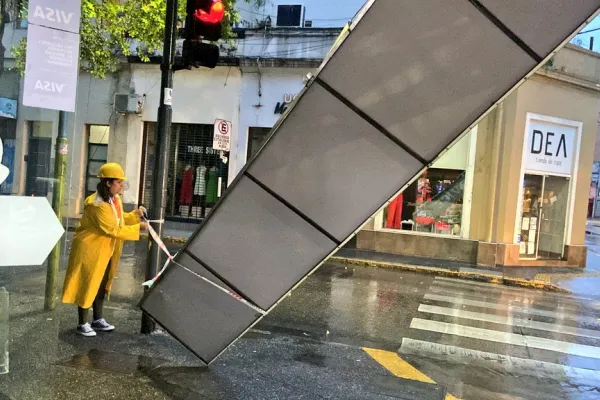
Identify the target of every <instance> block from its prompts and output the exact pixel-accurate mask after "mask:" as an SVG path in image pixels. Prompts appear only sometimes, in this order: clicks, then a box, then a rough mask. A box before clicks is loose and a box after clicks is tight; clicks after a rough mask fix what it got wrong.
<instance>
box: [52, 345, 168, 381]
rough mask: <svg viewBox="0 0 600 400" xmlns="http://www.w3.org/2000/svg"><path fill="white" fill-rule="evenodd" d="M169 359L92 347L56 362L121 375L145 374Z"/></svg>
mask: <svg viewBox="0 0 600 400" xmlns="http://www.w3.org/2000/svg"><path fill="white" fill-rule="evenodd" d="M168 362H169V361H167V360H161V359H158V358H151V357H145V356H141V355H138V356H134V355H130V354H119V353H112V352H108V351H103V350H98V349H92V350H89V351H88V352H86V353H83V354H75V355H74V356H71V357H69V358H67V359H65V360H59V361H58V362H57V364H59V365H64V366H66V367H71V368H76V369H91V370H96V371H105V372H112V373H117V374H123V375H146V374H148V373H150V372H151V371H152V370H154V369H156V368H158V367H160V366H161V365H164V364H167V363H168Z"/></svg>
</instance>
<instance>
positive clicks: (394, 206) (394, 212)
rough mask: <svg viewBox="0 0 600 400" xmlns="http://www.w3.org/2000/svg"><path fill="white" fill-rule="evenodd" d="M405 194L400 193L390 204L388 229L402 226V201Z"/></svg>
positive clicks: (386, 225)
mask: <svg viewBox="0 0 600 400" xmlns="http://www.w3.org/2000/svg"><path fill="white" fill-rule="evenodd" d="M403 202H404V195H403V194H402V193H400V194H399V195H398V196H397V197H396V198H395V199H394V200H393V201H392V202H391V203H390V205H389V206H388V214H387V221H386V224H385V227H386V228H387V229H400V228H402V203H403Z"/></svg>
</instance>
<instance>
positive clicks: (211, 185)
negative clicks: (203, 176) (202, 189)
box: [206, 167, 218, 204]
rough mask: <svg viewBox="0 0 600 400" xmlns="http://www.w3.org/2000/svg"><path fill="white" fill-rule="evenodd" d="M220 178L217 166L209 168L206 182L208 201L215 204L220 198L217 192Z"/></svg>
mask: <svg viewBox="0 0 600 400" xmlns="http://www.w3.org/2000/svg"><path fill="white" fill-rule="evenodd" d="M217 186H218V179H217V167H212V168H211V169H209V170H208V179H207V182H206V203H207V204H215V203H216V202H217V199H218V193H217Z"/></svg>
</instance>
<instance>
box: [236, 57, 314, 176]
mask: <svg viewBox="0 0 600 400" xmlns="http://www.w3.org/2000/svg"><path fill="white" fill-rule="evenodd" d="M309 72H314V69H303V68H267V69H262V68H261V69H260V70H259V69H248V70H246V69H244V71H243V73H242V88H241V89H242V90H241V109H240V122H239V137H238V138H239V140H238V143H237V149H236V152H237V161H236V170H235V174H237V173H239V171H240V170H241V169H242V168H243V167H244V165H245V164H246V161H247V160H246V156H247V150H248V132H249V129H250V128H251V127H260V128H271V127H273V126H274V125H275V123H276V122H277V120H278V119H279V118H280V117H281V114H277V113H275V107H276V105H277V103H280V102H283V101H284V96H285V95H294V96H295V95H296V94H298V93H299V92H300V91H301V90H302V88H303V87H304V78H305V77H306V75H307V74H308V73H309Z"/></svg>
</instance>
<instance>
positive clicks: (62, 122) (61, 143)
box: [44, 111, 68, 310]
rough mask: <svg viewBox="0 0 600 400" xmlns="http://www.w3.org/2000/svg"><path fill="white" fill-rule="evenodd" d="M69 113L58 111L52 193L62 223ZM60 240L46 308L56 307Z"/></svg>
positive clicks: (51, 267) (53, 259)
mask: <svg viewBox="0 0 600 400" xmlns="http://www.w3.org/2000/svg"><path fill="white" fill-rule="evenodd" d="M67 153H68V143H67V113H66V112H65V111H59V113H58V137H57V138H56V149H55V158H54V181H53V182H54V186H53V194H52V208H53V209H54V212H55V213H56V218H58V220H59V221H60V222H61V223H62V205H63V203H64V197H65V176H66V174H67ZM61 243H62V240H60V241H59V242H58V243H57V244H56V246H54V249H53V250H52V253H50V257H48V270H47V272H46V294H45V296H44V309H46V310H54V308H55V307H56V280H57V277H58V271H59V269H60V250H61Z"/></svg>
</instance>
